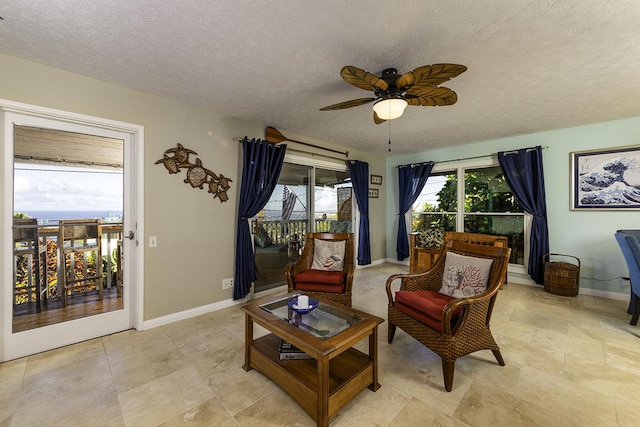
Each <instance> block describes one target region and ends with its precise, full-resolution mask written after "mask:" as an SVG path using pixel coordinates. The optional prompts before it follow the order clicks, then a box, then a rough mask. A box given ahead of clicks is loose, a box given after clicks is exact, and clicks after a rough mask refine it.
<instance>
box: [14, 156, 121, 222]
mask: <svg viewBox="0 0 640 427" xmlns="http://www.w3.org/2000/svg"><path fill="white" fill-rule="evenodd" d="M13 185H14V205H13V206H14V212H28V211H33V210H60V211H68V210H105V211H113V212H120V211H122V203H123V185H124V184H123V174H122V172H121V171H110V170H102V169H83V168H70V167H60V166H50V165H34V164H18V163H16V165H15V168H14V182H13Z"/></svg>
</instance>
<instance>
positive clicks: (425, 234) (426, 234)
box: [418, 228, 444, 248]
mask: <svg viewBox="0 0 640 427" xmlns="http://www.w3.org/2000/svg"><path fill="white" fill-rule="evenodd" d="M418 238H419V239H420V241H419V244H420V246H422V247H423V248H440V247H442V246H443V245H444V229H443V228H428V229H426V230H424V231H422V232H421V233H420V236H418Z"/></svg>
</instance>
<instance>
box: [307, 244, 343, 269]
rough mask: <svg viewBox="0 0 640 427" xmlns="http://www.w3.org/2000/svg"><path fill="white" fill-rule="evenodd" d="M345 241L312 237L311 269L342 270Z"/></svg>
mask: <svg viewBox="0 0 640 427" xmlns="http://www.w3.org/2000/svg"><path fill="white" fill-rule="evenodd" d="M345 246H346V241H344V240H340V241H335V242H332V241H329V240H320V239H313V263H312V264H311V269H312V270H326V271H342V269H343V268H344V248H345Z"/></svg>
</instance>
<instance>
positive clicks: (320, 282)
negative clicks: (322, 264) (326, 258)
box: [284, 233, 355, 306]
mask: <svg viewBox="0 0 640 427" xmlns="http://www.w3.org/2000/svg"><path fill="white" fill-rule="evenodd" d="M316 239H318V240H321V241H324V242H344V254H342V255H341V258H342V259H343V260H344V262H343V266H342V270H340V271H327V270H323V269H317V268H312V267H313V266H314V253H315V249H316V248H315V241H316ZM316 267H317V265H316ZM354 271H355V266H354V264H353V233H307V236H306V241H305V244H304V248H303V249H302V255H300V258H298V260H297V261H294V262H291V263H289V264H287V266H286V267H285V272H284V275H285V279H286V281H287V286H288V288H289V292H293V291H303V292H304V293H305V294H307V295H310V296H312V297H313V296H318V297H321V298H326V299H329V300H331V301H335V302H337V303H340V304H344V305H348V306H351V288H352V287H353V274H354Z"/></svg>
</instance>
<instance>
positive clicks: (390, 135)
mask: <svg viewBox="0 0 640 427" xmlns="http://www.w3.org/2000/svg"><path fill="white" fill-rule="evenodd" d="M387 123H389V152H391V120H389V121H387Z"/></svg>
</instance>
